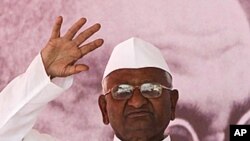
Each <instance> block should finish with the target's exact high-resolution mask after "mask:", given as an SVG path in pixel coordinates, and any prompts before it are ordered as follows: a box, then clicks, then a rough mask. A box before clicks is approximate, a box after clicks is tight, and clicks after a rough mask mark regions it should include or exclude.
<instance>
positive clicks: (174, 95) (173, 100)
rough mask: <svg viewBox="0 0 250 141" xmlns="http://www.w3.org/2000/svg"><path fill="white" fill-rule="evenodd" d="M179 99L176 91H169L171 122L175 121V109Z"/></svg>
mask: <svg viewBox="0 0 250 141" xmlns="http://www.w3.org/2000/svg"><path fill="white" fill-rule="evenodd" d="M178 98H179V93H178V90H176V89H174V90H172V91H171V94H170V101H171V120H174V119H175V109H176V104H177V101H178Z"/></svg>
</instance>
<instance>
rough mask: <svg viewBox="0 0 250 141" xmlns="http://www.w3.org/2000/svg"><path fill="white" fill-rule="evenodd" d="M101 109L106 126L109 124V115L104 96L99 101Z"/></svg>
mask: <svg viewBox="0 0 250 141" xmlns="http://www.w3.org/2000/svg"><path fill="white" fill-rule="evenodd" d="M98 103H99V108H100V110H101V112H102V119H103V123H104V124H109V118H108V113H107V108H106V107H107V103H106V99H105V96H104V95H100V96H99V99H98Z"/></svg>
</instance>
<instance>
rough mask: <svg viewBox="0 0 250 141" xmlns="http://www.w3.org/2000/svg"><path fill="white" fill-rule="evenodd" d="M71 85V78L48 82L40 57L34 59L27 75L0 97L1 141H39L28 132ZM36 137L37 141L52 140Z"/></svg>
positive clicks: (18, 78) (36, 133) (15, 82)
mask: <svg viewBox="0 0 250 141" xmlns="http://www.w3.org/2000/svg"><path fill="white" fill-rule="evenodd" d="M72 82H73V79H72V77H67V78H61V79H59V78H55V79H53V82H51V81H50V78H49V77H48V76H47V74H46V72H45V69H44V66H43V62H42V58H41V55H40V54H39V55H37V56H36V58H35V59H34V60H33V61H32V63H31V64H30V66H29V67H28V69H27V70H26V72H25V73H23V74H21V75H20V76H18V77H16V78H15V79H14V80H12V81H11V82H10V83H9V84H8V85H7V86H6V87H5V88H4V89H3V90H2V91H1V93H0V141H21V140H22V139H23V138H24V141H38V139H39V137H38V138H36V136H38V135H39V133H38V132H34V131H31V129H32V127H33V125H34V123H35V121H36V118H37V116H38V114H39V112H40V111H41V109H42V107H44V106H45V105H46V104H47V103H48V102H50V101H51V100H53V99H55V98H56V97H57V96H58V95H59V94H60V93H62V92H63V91H64V90H66V89H68V88H69V87H70V86H71V85H72ZM25 136H26V137H25ZM39 136H40V139H41V140H39V141H50V140H51V139H52V138H50V140H48V136H46V137H45V136H44V135H39ZM41 137H45V138H44V139H43V138H41ZM31 138H33V139H31ZM51 141H52V140H51Z"/></svg>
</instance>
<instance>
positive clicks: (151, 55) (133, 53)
mask: <svg viewBox="0 0 250 141" xmlns="http://www.w3.org/2000/svg"><path fill="white" fill-rule="evenodd" d="M144 67H155V68H160V69H163V70H165V71H167V72H169V74H171V72H170V70H169V67H168V65H167V63H166V61H165V59H164V57H163V55H162V54H161V52H160V50H159V49H158V48H156V47H155V46H153V45H152V44H150V43H148V42H146V41H143V40H142V39H139V38H135V37H132V38H130V39H128V40H126V41H124V42H122V43H120V44H118V45H117V46H116V47H115V48H114V50H113V52H112V54H111V56H110V58H109V61H108V64H107V66H106V68H105V71H104V75H103V78H105V77H106V76H107V75H108V74H110V73H111V72H113V71H115V70H118V69H122V68H144Z"/></svg>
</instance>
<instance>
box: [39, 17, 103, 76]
mask: <svg viewBox="0 0 250 141" xmlns="http://www.w3.org/2000/svg"><path fill="white" fill-rule="evenodd" d="M62 22H63V18H62V17H61V16H60V17H58V18H57V19H56V22H55V24H54V27H53V30H52V34H51V37H50V40H49V41H48V43H47V44H46V46H45V47H44V48H43V49H42V51H41V55H42V59H43V63H44V66H45V70H46V72H47V74H48V75H49V76H50V77H52V78H53V77H66V76H69V75H72V74H76V73H79V72H82V71H86V70H88V66H87V65H85V64H75V63H76V61H77V60H79V59H80V58H82V57H83V56H84V55H86V54H87V53H89V52H91V51H93V50H94V49H96V48H98V47H100V46H101V45H102V44H103V39H96V40H94V41H92V42H90V43H88V44H83V45H81V44H82V43H84V41H86V40H87V39H88V38H89V37H90V36H92V35H93V34H94V33H95V32H97V31H98V30H99V29H100V27H101V25H100V24H98V23H97V24H94V25H92V26H91V27H90V28H88V29H86V30H85V31H83V32H81V33H80V34H79V35H78V36H76V37H75V38H74V36H75V35H76V33H77V32H78V31H79V29H80V28H81V27H82V26H83V25H84V24H85V23H86V19H85V18H81V19H79V20H78V21H77V22H76V23H75V24H74V25H73V26H72V27H71V28H70V29H69V30H68V31H67V33H66V34H65V35H64V36H62V37H61V36H60V29H61V25H62Z"/></svg>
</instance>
